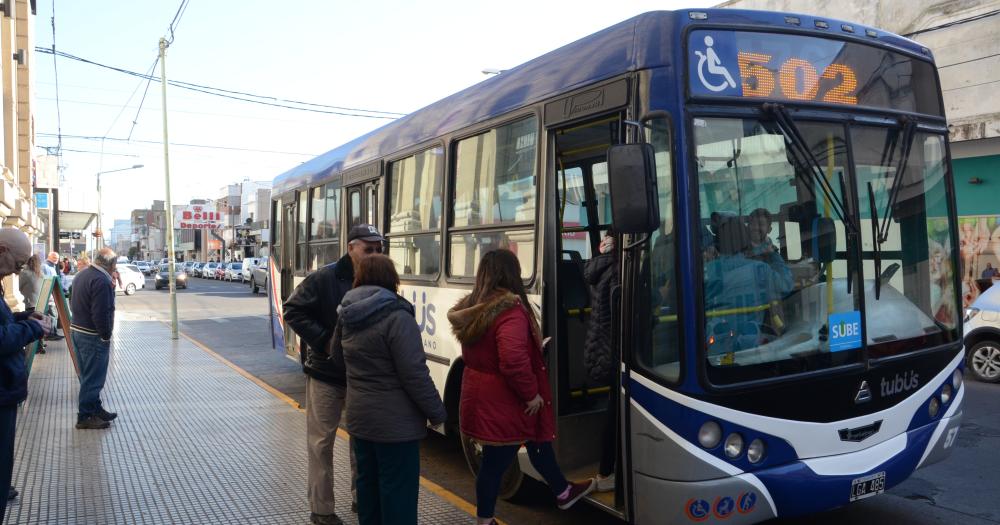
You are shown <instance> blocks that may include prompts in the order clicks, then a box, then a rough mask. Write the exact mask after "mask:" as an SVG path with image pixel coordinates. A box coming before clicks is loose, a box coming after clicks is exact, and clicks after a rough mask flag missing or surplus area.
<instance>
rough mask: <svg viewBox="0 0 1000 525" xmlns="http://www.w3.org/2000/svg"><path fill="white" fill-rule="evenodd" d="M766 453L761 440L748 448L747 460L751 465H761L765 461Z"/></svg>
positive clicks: (751, 443) (754, 441) (755, 441)
mask: <svg viewBox="0 0 1000 525" xmlns="http://www.w3.org/2000/svg"><path fill="white" fill-rule="evenodd" d="M765 452H766V450H765V447H764V442H763V441H761V440H760V439H759V438H758V439H755V440H753V441H751V442H750V446H749V447H747V459H749V460H750V463H760V461H761V460H762V459H764V453H765Z"/></svg>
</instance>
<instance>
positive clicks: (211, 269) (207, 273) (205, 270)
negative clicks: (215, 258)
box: [199, 262, 219, 279]
mask: <svg viewBox="0 0 1000 525" xmlns="http://www.w3.org/2000/svg"><path fill="white" fill-rule="evenodd" d="M218 265H219V263H214V262H210V263H205V265H204V266H202V267H201V273H200V274H199V275H200V276H201V277H202V278H204V279H213V278H214V277H215V267H216V266H218Z"/></svg>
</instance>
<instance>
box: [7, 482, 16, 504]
mask: <svg viewBox="0 0 1000 525" xmlns="http://www.w3.org/2000/svg"><path fill="white" fill-rule="evenodd" d="M17 494H18V492H17V489H15V488H14V486H13V485H11V487H10V490H8V491H7V501H10V500H12V499H14V498H16V497H17Z"/></svg>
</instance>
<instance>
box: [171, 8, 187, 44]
mask: <svg viewBox="0 0 1000 525" xmlns="http://www.w3.org/2000/svg"><path fill="white" fill-rule="evenodd" d="M188 1H189V0H181V5H179V6H177V12H176V13H174V19H173V20H171V21H170V27H168V28H167V30H168V31H170V38H168V39H167V46H169V45H170V44H173V43H174V31H176V30H177V26H179V25H180V23H181V18H182V17H183V16H184V12H185V11H187V5H188Z"/></svg>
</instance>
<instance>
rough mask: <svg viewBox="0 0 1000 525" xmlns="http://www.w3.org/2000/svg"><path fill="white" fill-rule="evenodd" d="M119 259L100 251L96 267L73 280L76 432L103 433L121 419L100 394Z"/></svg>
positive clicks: (102, 385) (112, 316)
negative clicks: (77, 391)
mask: <svg viewBox="0 0 1000 525" xmlns="http://www.w3.org/2000/svg"><path fill="white" fill-rule="evenodd" d="M117 260H118V256H117V255H115V252H114V250H112V249H111V248H101V249H100V250H98V251H97V257H95V258H94V264H91V265H90V266H88V267H87V268H86V269H85V270H83V271H82V272H80V273H78V274H76V277H74V278H73V295H72V297H71V298H70V307H71V309H72V311H73V323H72V325H71V326H70V328H71V330H72V331H73V347H74V348H76V355H77V358H78V359H79V361H80V409H79V412H78V413H77V419H76V428H78V429H101V428H108V427H109V426H111V421H112V420H114V419H115V418H116V417H118V414H116V413H114V412H108V411H107V410H105V409H104V407H103V406H102V405H101V390H103V389H104V381H105V380H106V379H107V377H108V358H109V356H110V354H111V331H112V330H113V329H114V325H115V285H114V282H113V281H112V280H111V274H112V273H114V271H115V265H116V263H117Z"/></svg>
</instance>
